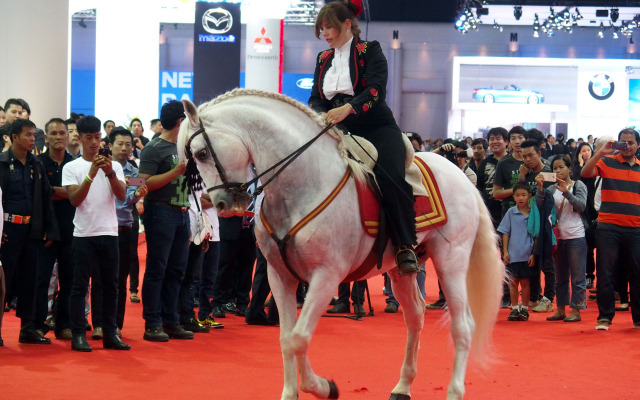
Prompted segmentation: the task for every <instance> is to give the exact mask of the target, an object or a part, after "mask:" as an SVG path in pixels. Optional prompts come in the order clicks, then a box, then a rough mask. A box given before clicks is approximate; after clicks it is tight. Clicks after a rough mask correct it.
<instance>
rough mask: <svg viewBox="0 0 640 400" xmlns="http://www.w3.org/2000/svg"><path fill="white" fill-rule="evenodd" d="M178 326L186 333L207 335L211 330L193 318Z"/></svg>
mask: <svg viewBox="0 0 640 400" xmlns="http://www.w3.org/2000/svg"><path fill="white" fill-rule="evenodd" d="M180 325H181V326H182V328H183V329H185V330H186V331H191V332H193V333H207V332H209V331H211V329H209V327H208V326H204V325H202V324H201V323H200V322H198V320H197V319H195V318H191V319H190V320H189V321H187V322H185V323H180Z"/></svg>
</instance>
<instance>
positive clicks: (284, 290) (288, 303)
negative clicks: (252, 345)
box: [267, 266, 298, 400]
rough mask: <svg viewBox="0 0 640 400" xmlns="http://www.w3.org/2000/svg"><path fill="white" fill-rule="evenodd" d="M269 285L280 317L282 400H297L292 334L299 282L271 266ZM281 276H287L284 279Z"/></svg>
mask: <svg viewBox="0 0 640 400" xmlns="http://www.w3.org/2000/svg"><path fill="white" fill-rule="evenodd" d="M267 272H268V275H269V285H270V286H271V292H272V293H273V297H274V298H275V301H276V304H277V306H278V313H279V315H280V350H281V351H282V363H283V369H284V388H283V389H282V397H281V400H296V399H297V398H298V376H297V374H296V360H295V355H294V352H293V348H292V346H291V333H292V330H293V327H294V326H295V324H296V315H297V313H298V309H297V307H296V288H297V287H298V281H296V280H295V279H294V278H293V277H292V276H290V275H289V273H288V272H287V271H283V272H281V273H279V272H278V271H275V270H274V269H273V268H272V267H271V266H269V267H268V270H267ZM281 274H283V275H285V276H284V277H282V276H281Z"/></svg>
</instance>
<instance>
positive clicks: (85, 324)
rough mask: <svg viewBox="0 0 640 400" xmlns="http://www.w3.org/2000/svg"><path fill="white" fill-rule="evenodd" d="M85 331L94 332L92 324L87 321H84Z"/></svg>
mask: <svg viewBox="0 0 640 400" xmlns="http://www.w3.org/2000/svg"><path fill="white" fill-rule="evenodd" d="M84 330H85V331H87V332H90V331H92V330H93V327H92V326H91V324H90V323H89V321H87V320H85V321H84Z"/></svg>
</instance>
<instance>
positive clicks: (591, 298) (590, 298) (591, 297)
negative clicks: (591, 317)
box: [587, 294, 597, 300]
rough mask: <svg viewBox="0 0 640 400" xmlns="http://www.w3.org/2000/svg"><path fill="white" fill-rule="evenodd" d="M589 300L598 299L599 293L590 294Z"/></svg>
mask: <svg viewBox="0 0 640 400" xmlns="http://www.w3.org/2000/svg"><path fill="white" fill-rule="evenodd" d="M587 298H588V299H589V300H596V299H597V295H595V294H590V295H589V297H587Z"/></svg>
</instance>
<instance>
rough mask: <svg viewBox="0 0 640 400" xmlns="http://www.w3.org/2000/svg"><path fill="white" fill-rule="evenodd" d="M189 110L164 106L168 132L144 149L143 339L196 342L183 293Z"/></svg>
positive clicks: (176, 103)
mask: <svg viewBox="0 0 640 400" xmlns="http://www.w3.org/2000/svg"><path fill="white" fill-rule="evenodd" d="M184 118H185V116H184V107H183V105H182V103H180V102H179V101H175V100H172V101H170V102H168V103H166V104H164V105H163V106H162V109H161V111H160V119H161V121H162V126H163V127H164V129H165V130H164V131H163V132H162V134H161V135H160V136H159V137H157V138H156V139H153V140H152V141H151V142H149V143H148V145H147V146H145V147H144V150H143V151H142V156H141V159H140V170H139V177H141V178H145V179H146V180H147V188H148V189H149V194H148V195H147V196H146V198H145V202H144V207H145V214H144V225H145V233H146V239H147V267H146V270H145V273H144V280H143V284H142V317H143V318H144V320H145V331H144V336H143V338H144V339H145V340H149V341H153V342H166V341H168V340H169V338H174V339H193V332H191V331H186V330H184V329H183V328H182V326H181V325H180V317H179V315H178V312H177V303H178V293H179V291H180V285H181V284H182V278H183V276H184V273H185V270H186V268H187V260H188V257H189V237H190V233H191V232H190V230H191V229H190V223H189V213H188V211H189V197H188V195H189V194H188V190H187V189H186V188H185V187H184V185H183V181H184V179H185V178H184V171H185V164H184V163H183V162H180V161H179V160H178V148H177V146H176V141H177V140H178V131H179V129H180V123H181V122H182V121H183V120H184Z"/></svg>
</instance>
